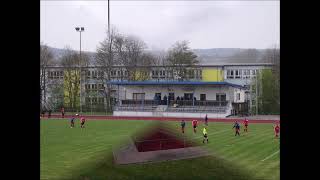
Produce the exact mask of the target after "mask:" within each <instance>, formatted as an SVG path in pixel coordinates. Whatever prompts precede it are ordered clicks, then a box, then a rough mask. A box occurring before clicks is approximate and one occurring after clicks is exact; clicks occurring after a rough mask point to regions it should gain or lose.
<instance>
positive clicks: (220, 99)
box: [216, 93, 227, 102]
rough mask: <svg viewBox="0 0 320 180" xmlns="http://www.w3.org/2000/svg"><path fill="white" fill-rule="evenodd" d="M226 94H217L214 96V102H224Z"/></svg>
mask: <svg viewBox="0 0 320 180" xmlns="http://www.w3.org/2000/svg"><path fill="white" fill-rule="evenodd" d="M226 97H227V96H226V94H223V93H219V94H216V101H220V102H221V101H226V100H227V98H226Z"/></svg>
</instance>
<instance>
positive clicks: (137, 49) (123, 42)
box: [115, 36, 146, 81]
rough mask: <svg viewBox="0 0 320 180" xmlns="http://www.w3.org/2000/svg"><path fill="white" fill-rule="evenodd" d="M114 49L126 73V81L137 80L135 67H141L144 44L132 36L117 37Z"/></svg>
mask: <svg viewBox="0 0 320 180" xmlns="http://www.w3.org/2000/svg"><path fill="white" fill-rule="evenodd" d="M115 47H116V52H117V56H118V57H119V60H120V62H121V64H122V65H123V66H124V68H125V70H126V71H127V72H128V80H133V81H134V80H137V75H136V73H137V70H138V68H137V67H138V66H139V65H141V61H140V60H141V57H142V56H143V54H144V53H143V52H144V49H145V48H146V44H145V43H144V42H143V41H142V40H141V39H139V38H137V37H134V36H118V37H117V38H116V46H115Z"/></svg>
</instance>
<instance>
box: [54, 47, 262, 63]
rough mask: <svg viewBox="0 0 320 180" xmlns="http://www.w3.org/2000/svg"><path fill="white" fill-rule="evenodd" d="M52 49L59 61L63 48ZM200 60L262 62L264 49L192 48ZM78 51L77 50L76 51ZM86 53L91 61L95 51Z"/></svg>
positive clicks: (205, 61) (160, 52) (157, 52)
mask: <svg viewBox="0 0 320 180" xmlns="http://www.w3.org/2000/svg"><path fill="white" fill-rule="evenodd" d="M49 48H50V50H51V51H52V53H53V55H54V57H55V62H56V63H59V59H60V58H61V57H62V56H63V54H64V53H65V50H64V49H59V48H53V47H49ZM192 51H193V52H194V53H195V54H196V55H197V56H198V59H199V61H200V64H213V63H255V62H262V56H263V54H264V52H265V49H255V50H248V49H241V48H212V49H193V50H192ZM76 52H77V53H79V51H76ZM149 52H151V53H152V54H154V55H156V56H158V55H160V54H163V53H164V52H163V51H149ZM83 53H86V54H87V55H88V56H89V57H90V60H91V62H92V63H93V62H94V56H95V52H86V51H85V52H83Z"/></svg>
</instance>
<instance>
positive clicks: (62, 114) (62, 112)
mask: <svg viewBox="0 0 320 180" xmlns="http://www.w3.org/2000/svg"><path fill="white" fill-rule="evenodd" d="M61 116H62V118H64V107H62V108H61Z"/></svg>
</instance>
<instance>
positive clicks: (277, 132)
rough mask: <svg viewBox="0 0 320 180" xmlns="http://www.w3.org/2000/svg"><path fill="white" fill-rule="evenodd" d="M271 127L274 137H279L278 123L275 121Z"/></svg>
mask: <svg viewBox="0 0 320 180" xmlns="http://www.w3.org/2000/svg"><path fill="white" fill-rule="evenodd" d="M273 129H274V135H275V138H278V137H279V133H280V125H279V123H277V124H276V125H274V126H273Z"/></svg>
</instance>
